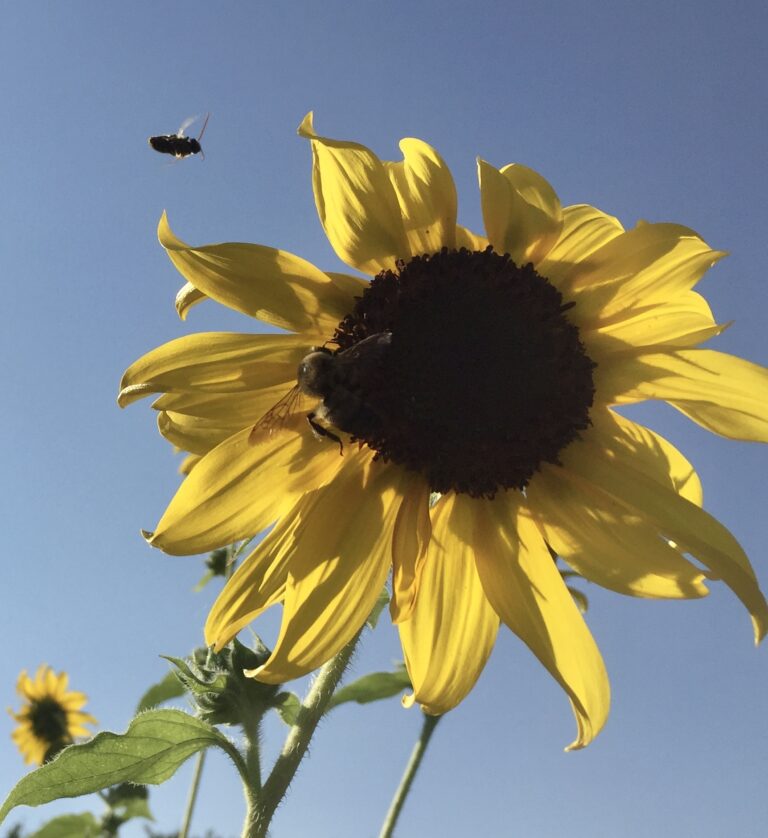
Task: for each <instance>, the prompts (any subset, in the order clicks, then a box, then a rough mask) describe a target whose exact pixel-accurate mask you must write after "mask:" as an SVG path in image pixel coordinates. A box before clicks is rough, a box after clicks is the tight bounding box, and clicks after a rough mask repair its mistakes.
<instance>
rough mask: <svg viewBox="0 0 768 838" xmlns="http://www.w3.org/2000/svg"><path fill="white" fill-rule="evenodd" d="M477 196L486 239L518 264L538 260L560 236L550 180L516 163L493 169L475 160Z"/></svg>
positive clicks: (559, 219)
mask: <svg viewBox="0 0 768 838" xmlns="http://www.w3.org/2000/svg"><path fill="white" fill-rule="evenodd" d="M478 177H479V180H480V199H481V203H482V208H483V221H484V222H485V230H486V233H487V235H488V240H489V241H490V243H491V244H492V245H493V247H494V250H496V251H497V252H499V253H509V255H510V256H511V257H512V259H513V260H514V261H515V262H517V263H518V264H519V265H522V264H525V263H526V262H533V263H534V265H535V264H537V263H538V262H540V261H541V260H542V259H543V258H544V257H545V256H546V255H547V253H548V252H549V251H550V249H551V248H552V246H553V245H554V244H555V242H556V241H557V239H558V237H559V236H560V230H561V227H562V223H563V216H562V210H561V208H560V200H559V198H558V197H557V194H556V193H555V190H554V189H553V188H552V187H551V186H550V185H549V183H548V182H547V181H546V180H545V179H544V178H543V177H542V176H541V175H539V174H538V173H537V172H534V171H533V169H529V168H527V167H526V166H521V165H519V164H512V165H509V166H504V168H502V169H500V170H499V169H495V168H494V167H493V166H491V165H490V164H489V163H486V162H485V161H484V160H478Z"/></svg>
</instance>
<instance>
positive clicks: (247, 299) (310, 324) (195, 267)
mask: <svg viewBox="0 0 768 838" xmlns="http://www.w3.org/2000/svg"><path fill="white" fill-rule="evenodd" d="M157 234H158V238H159V239H160V244H161V245H162V246H163V247H164V248H165V249H166V251H167V253H168V256H169V257H170V259H171V261H172V262H173V264H174V265H175V266H176V269H177V270H178V271H179V273H181V275H182V276H183V277H184V278H185V279H186V280H187V281H188V282H189V283H191V284H192V285H193V286H194V287H195V288H197V289H198V291H201V292H202V293H204V294H205V295H206V296H208V297H211V298H212V299H214V300H216V301H217V302H219V303H222V304H223V305H225V306H228V307H229V308H232V309H234V310H235V311H240V312H242V313H243V314H248V315H250V316H251V317H256V318H258V319H259V320H263V321H264V322H266V323H271V324H272V325H273V326H279V327H280V328H282V329H289V330H291V331H294V332H303V333H305V334H311V335H325V336H330V335H332V334H333V330H334V328H335V326H336V324H337V323H338V321H339V320H340V319H341V318H342V317H343V316H344V315H345V314H346V313H347V311H348V310H349V307H350V300H349V299H347V298H346V297H345V295H344V294H343V293H341V291H340V290H339V288H338V287H337V286H336V285H334V283H333V282H331V280H330V279H329V278H328V276H326V274H324V273H323V272H322V271H321V270H320V269H319V268H316V267H315V266H314V265H312V264H310V263H309V262H307V261H306V260H305V259H301V258H300V257H298V256H294V255H293V254H292V253H288V252H287V251H285V250H277V249H276V248H273V247H263V246H262V245H257V244H241V243H236V242H235V243H226V244H209V245H202V246H200V247H192V246H190V245H188V244H185V243H184V242H183V241H181V239H179V238H177V237H176V236H175V235H174V234H173V232H172V230H171V228H170V226H169V224H168V218H167V217H166V215H165V213H163V216H162V218H161V219H160V224H159V225H158V229H157Z"/></svg>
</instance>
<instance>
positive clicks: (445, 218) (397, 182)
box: [384, 138, 457, 256]
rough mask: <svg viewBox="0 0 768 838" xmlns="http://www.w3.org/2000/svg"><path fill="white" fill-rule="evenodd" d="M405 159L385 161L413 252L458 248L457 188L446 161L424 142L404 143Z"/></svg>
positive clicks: (402, 146)
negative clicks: (396, 161)
mask: <svg viewBox="0 0 768 838" xmlns="http://www.w3.org/2000/svg"><path fill="white" fill-rule="evenodd" d="M400 151H402V152H403V160H402V161H401V162H398V163H390V162H388V161H384V167H385V169H386V171H387V174H388V175H389V179H390V181H391V183H392V187H393V189H394V190H395V195H396V196H397V201H398V204H399V205H400V214H401V216H402V219H403V226H404V227H405V235H406V237H407V238H408V245H409V253H410V255H412V256H417V255H420V254H423V253H437V252H438V251H439V250H440V249H441V248H443V247H447V248H450V249H453V248H454V247H455V246H456V203H457V201H456V187H455V186H454V183H453V178H452V177H451V172H450V170H449V168H448V166H446V164H445V161H444V160H443V158H442V157H440V155H439V154H438V153H437V152H436V151H435V149H434V148H432V146H430V145H427V143H425V142H422V141H421V140H415V139H411V138H407V139H404V140H401V141H400Z"/></svg>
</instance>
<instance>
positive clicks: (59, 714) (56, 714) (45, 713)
mask: <svg viewBox="0 0 768 838" xmlns="http://www.w3.org/2000/svg"><path fill="white" fill-rule="evenodd" d="M27 717H28V718H29V722H30V724H31V726H32V732H33V733H34V734H35V736H36V737H37V738H38V739H42V740H43V741H44V742H48V743H49V744H56V743H58V742H61V741H63V740H65V739H67V738H68V737H69V730H68V727H67V711H66V710H65V709H64V708H63V707H62V706H61V704H59V702H58V701H56V699H54V698H41V699H39V700H38V701H33V702H32V704H31V705H30V708H29V710H28V711H27Z"/></svg>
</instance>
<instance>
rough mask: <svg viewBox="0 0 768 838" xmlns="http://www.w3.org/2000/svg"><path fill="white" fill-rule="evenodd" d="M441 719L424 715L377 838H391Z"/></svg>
mask: <svg viewBox="0 0 768 838" xmlns="http://www.w3.org/2000/svg"><path fill="white" fill-rule="evenodd" d="M441 718H442V716H428V715H427V714H426V713H425V714H424V723H423V724H422V726H421V735H420V736H419V739H418V741H417V742H416V744H415V745H414V746H413V751H411V758H410V759H409V760H408V765H406V766H405V771H404V772H403V776H402V778H401V780H400V785H399V786H398V787H397V791H396V792H395V796H394V797H393V798H392V803H390V805H389V811H388V812H387V817H386V818H385V819H384V824H383V826H382V827H381V832H380V833H379V838H392V835H393V834H394V831H395V824H396V823H397V819H398V818H399V817H400V811H401V810H402V808H403V804H404V803H405V799H406V797H408V792H409V791H410V790H411V785H412V784H413V779H414V777H415V776H416V772H417V771H418V770H419V766H420V765H421V761H422V759H423V758H424V753H425V752H426V750H427V745H428V744H429V740H430V738H431V737H432V734H433V733H434V730H435V728H436V727H437V723H438V722H439V721H440V719H441Z"/></svg>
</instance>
